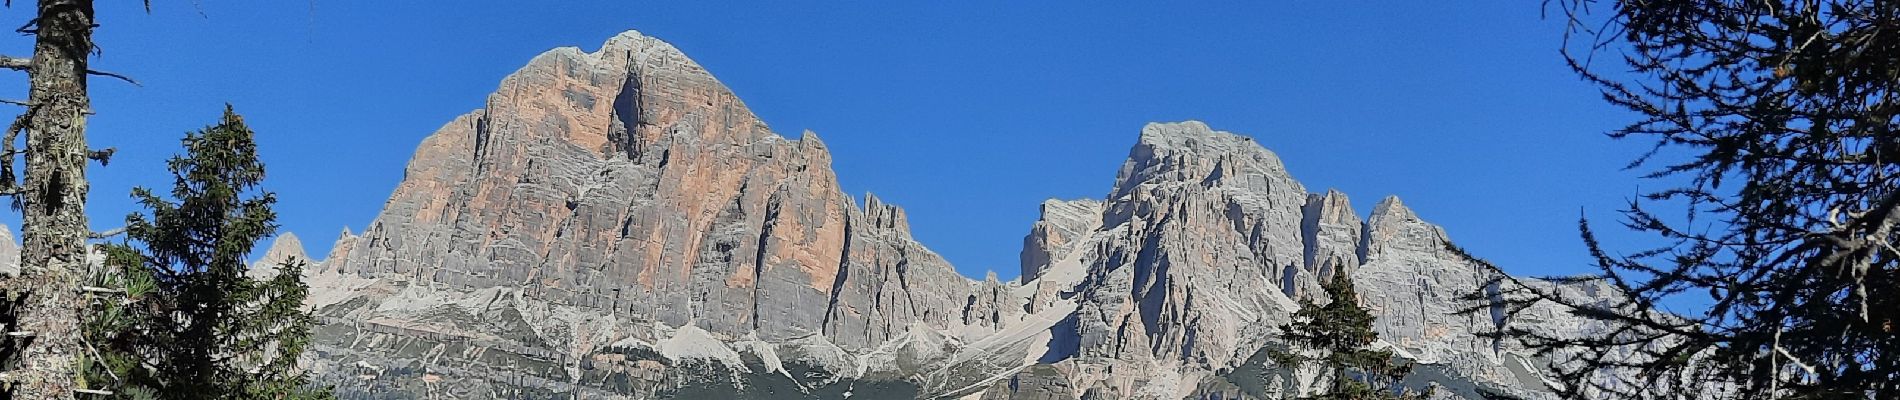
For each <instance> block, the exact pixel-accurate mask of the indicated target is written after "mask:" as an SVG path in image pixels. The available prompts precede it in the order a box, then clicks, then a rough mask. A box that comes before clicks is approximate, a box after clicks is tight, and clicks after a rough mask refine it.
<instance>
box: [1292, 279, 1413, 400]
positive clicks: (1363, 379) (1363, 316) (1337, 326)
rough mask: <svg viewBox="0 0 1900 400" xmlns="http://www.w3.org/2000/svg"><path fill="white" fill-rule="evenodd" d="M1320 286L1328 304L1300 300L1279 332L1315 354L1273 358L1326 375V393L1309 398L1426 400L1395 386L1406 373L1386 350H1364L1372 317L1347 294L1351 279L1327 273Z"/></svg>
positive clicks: (1372, 337) (1370, 339)
mask: <svg viewBox="0 0 1900 400" xmlns="http://www.w3.org/2000/svg"><path fill="white" fill-rule="evenodd" d="M1322 286H1324V288H1325V289H1326V294H1327V297H1328V298H1331V299H1332V301H1330V302H1327V303H1326V304H1323V305H1322V304H1317V303H1314V302H1313V301H1312V300H1310V299H1307V300H1301V301H1300V310H1299V311H1298V312H1295V313H1294V314H1293V323H1292V324H1289V325H1287V326H1285V327H1282V328H1281V330H1282V331H1284V332H1285V338H1286V339H1287V340H1288V341H1289V342H1292V343H1293V344H1297V345H1299V346H1304V347H1306V348H1309V349H1311V350H1315V351H1317V353H1318V354H1319V355H1318V356H1317V357H1310V356H1304V355H1301V354H1295V353H1287V354H1282V355H1279V356H1277V357H1276V358H1278V359H1281V360H1291V361H1294V362H1295V363H1305V362H1317V363H1319V364H1320V365H1322V366H1323V367H1324V369H1326V370H1329V371H1330V372H1331V373H1332V376H1331V377H1330V378H1329V382H1330V384H1329V385H1328V387H1327V390H1326V391H1325V392H1324V393H1320V394H1317V395H1314V396H1313V397H1312V398H1313V399H1318V400H1413V399H1424V398H1427V397H1429V396H1430V393H1421V392H1413V391H1409V390H1407V389H1406V388H1405V387H1403V386H1401V385H1400V382H1399V380H1400V379H1403V378H1404V377H1405V375H1406V374H1408V373H1410V372H1411V369H1412V366H1411V364H1406V363H1400V362H1396V361H1394V360H1393V358H1392V351H1391V350H1374V349H1372V348H1370V346H1372V345H1373V343H1374V342H1376V341H1378V340H1379V333H1378V332H1374V331H1373V330H1372V322H1373V320H1374V317H1373V316H1372V313H1371V312H1370V311H1367V310H1366V308H1365V307H1361V306H1359V294H1358V293H1357V292H1356V291H1354V290H1353V285H1352V278H1349V277H1347V276H1346V274H1343V273H1342V274H1333V279H1332V280H1331V281H1330V282H1327V283H1326V284H1324V285H1322ZM1296 352H1300V351H1299V350H1296ZM1302 353H1303V352H1302Z"/></svg>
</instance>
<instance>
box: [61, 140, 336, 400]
mask: <svg viewBox="0 0 1900 400" xmlns="http://www.w3.org/2000/svg"><path fill="white" fill-rule="evenodd" d="M252 136H253V134H252V132H251V129H250V128H249V127H247V126H246V125H245V124H244V120H243V118H241V117H239V116H238V115H237V114H236V113H235V112H233V111H232V110H231V109H230V107H229V106H226V108H225V112H224V117H223V119H222V120H221V121H219V123H218V124H216V125H212V126H209V127H206V128H204V129H203V130H200V131H198V132H191V133H187V134H186V135H185V138H184V141H183V142H184V147H185V154H184V155H180V156H175V157H173V158H172V159H171V161H170V162H169V165H168V169H169V170H170V171H171V173H172V175H173V176H174V178H175V180H174V184H173V188H172V190H171V192H170V196H169V199H168V198H166V197H161V196H160V195H158V194H156V193H154V192H152V191H151V190H149V189H146V188H136V189H134V190H133V197H134V198H136V199H137V200H138V201H139V202H140V203H141V204H143V205H144V206H145V207H146V208H147V210H148V213H149V214H137V213H135V214H132V215H130V216H128V217H126V238H125V240H124V241H122V242H120V243H116V244H108V245H104V246H102V247H104V250H105V255H106V259H105V265H104V268H105V269H104V270H103V271H98V273H95V274H94V276H93V277H92V278H93V280H94V283H95V284H96V285H98V286H99V287H101V288H108V289H106V290H105V291H110V292H112V293H105V294H108V295H119V297H117V298H115V297H113V296H99V297H96V301H94V302H93V308H94V312H93V317H92V318H91V319H90V320H89V321H87V324H86V330H87V334H86V337H87V339H88V342H89V343H91V344H92V345H94V347H95V348H96V353H95V354H93V357H95V361H96V362H93V363H89V368H87V373H86V375H85V379H86V380H87V381H88V382H90V383H93V386H98V387H108V388H113V391H114V392H115V394H116V395H118V396H119V397H121V398H155V399H207V398H218V399H316V398H327V397H329V396H330V395H329V394H328V393H327V391H324V390H312V389H311V388H310V385H311V384H310V382H309V380H308V378H306V377H305V376H304V374H303V371H301V370H300V369H298V367H297V358H298V357H299V356H300V355H302V353H303V351H304V349H305V346H306V345H307V344H308V341H309V336H310V331H311V327H312V326H313V320H312V318H311V316H310V315H309V314H308V313H306V312H304V311H303V310H302V308H301V306H302V303H303V299H304V296H305V294H306V291H307V287H306V286H305V285H304V283H303V281H302V277H301V275H300V271H301V270H302V269H303V268H302V264H303V261H302V260H290V261H287V262H285V263H283V264H281V265H277V266H275V269H276V271H274V272H275V274H252V273H247V271H248V270H249V268H248V267H247V265H246V262H245V258H246V256H247V255H248V254H250V252H251V249H252V248H254V247H256V245H257V243H258V242H259V241H260V240H263V239H265V238H266V237H269V236H270V235H272V234H273V233H275V232H276V230H277V225H276V223H275V220H276V213H275V212H273V211H272V210H271V205H272V204H273V203H275V202H276V198H275V196H274V195H273V194H272V193H270V192H267V191H263V190H261V189H260V188H259V187H258V185H259V183H260V182H261V181H262V180H263V178H264V166H263V164H262V163H260V162H259V161H258V159H257V145H256V142H255V141H253V137H252ZM260 275H262V276H268V277H260ZM102 292H103V291H102Z"/></svg>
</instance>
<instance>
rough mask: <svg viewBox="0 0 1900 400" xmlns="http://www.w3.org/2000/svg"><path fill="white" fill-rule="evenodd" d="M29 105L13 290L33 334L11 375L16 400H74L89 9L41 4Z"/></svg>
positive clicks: (53, 1)
mask: <svg viewBox="0 0 1900 400" xmlns="http://www.w3.org/2000/svg"><path fill="white" fill-rule="evenodd" d="M37 22H38V24H37V25H38V29H39V31H38V34H37V35H36V40H35V42H34V45H33V62H32V68H31V69H30V70H29V71H28V75H29V78H28V79H29V80H31V87H30V88H29V89H28V94H27V101H28V103H29V104H32V106H31V107H30V108H31V110H30V111H29V112H31V113H32V115H31V118H30V119H29V120H28V124H27V146H26V182H25V186H24V187H23V189H24V191H23V192H22V193H21V194H20V195H21V196H24V198H23V206H24V210H23V211H24V214H25V215H24V218H23V221H22V224H21V227H20V231H21V232H22V233H23V235H24V239H25V240H24V241H25V243H24V245H23V246H22V248H21V250H20V261H21V269H20V277H19V278H18V279H15V281H16V282H13V284H11V285H8V286H10V287H11V288H12V289H14V290H13V293H15V294H14V295H15V296H21V297H20V298H18V301H19V303H17V304H18V306H17V307H18V308H17V309H16V311H17V314H16V315H17V318H18V324H19V327H17V328H15V329H14V330H16V331H25V332H31V333H32V335H31V336H30V337H28V338H27V339H26V340H27V341H26V342H25V343H24V344H23V345H22V346H23V347H21V348H20V353H19V358H18V360H19V362H20V363H19V365H18V366H17V369H15V370H14V371H12V372H11V374H12V375H13V376H12V379H13V381H14V382H15V385H14V387H13V393H12V394H13V395H14V396H13V397H14V398H18V399H70V398H73V396H74V392H73V390H74V389H83V388H80V387H78V384H77V382H76V379H77V377H78V376H79V372H78V371H79V365H78V364H77V363H78V362H79V358H80V356H81V355H82V354H83V352H84V350H83V348H82V347H81V346H82V345H81V343H80V337H79V335H80V321H81V319H80V317H81V313H83V312H84V310H85V309H86V304H85V301H84V300H83V299H82V297H81V296H80V293H79V286H80V283H81V279H83V277H84V274H85V272H86V269H87V265H86V239H87V238H88V236H90V235H91V233H92V231H91V229H90V227H88V226H87V224H86V190H87V184H86V162H87V158H86V155H87V153H88V150H89V148H88V147H86V114H87V113H89V112H91V105H90V103H91V101H90V100H89V99H88V97H87V93H86V58H87V55H88V54H89V53H91V51H92V24H93V9H92V0H41V1H40V2H39V19H38V21H37Z"/></svg>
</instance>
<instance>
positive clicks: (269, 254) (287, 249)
mask: <svg viewBox="0 0 1900 400" xmlns="http://www.w3.org/2000/svg"><path fill="white" fill-rule="evenodd" d="M292 259H295V260H299V261H302V262H304V263H305V264H304V266H303V267H304V268H306V269H307V268H310V267H311V266H314V265H317V262H316V261H313V260H311V259H310V256H309V255H307V254H305V253H304V249H303V241H302V240H298V239H297V234H295V233H290V232H284V233H281V234H278V235H277V237H275V238H272V239H271V242H270V247H267V248H265V250H264V254H263V255H262V256H260V257H258V258H257V262H254V263H251V268H250V269H249V270H247V271H245V274H247V275H250V276H253V277H257V278H260V279H261V278H267V277H270V276H274V275H276V274H277V267H278V266H279V265H283V264H284V263H285V262H288V261H290V260H292Z"/></svg>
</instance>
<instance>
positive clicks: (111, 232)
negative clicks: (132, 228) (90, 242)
mask: <svg viewBox="0 0 1900 400" xmlns="http://www.w3.org/2000/svg"><path fill="white" fill-rule="evenodd" d="M123 233H125V227H123V226H121V227H117V228H112V229H107V230H105V231H101V232H93V233H92V238H93V239H105V238H109V237H113V236H118V235H120V234H123Z"/></svg>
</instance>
